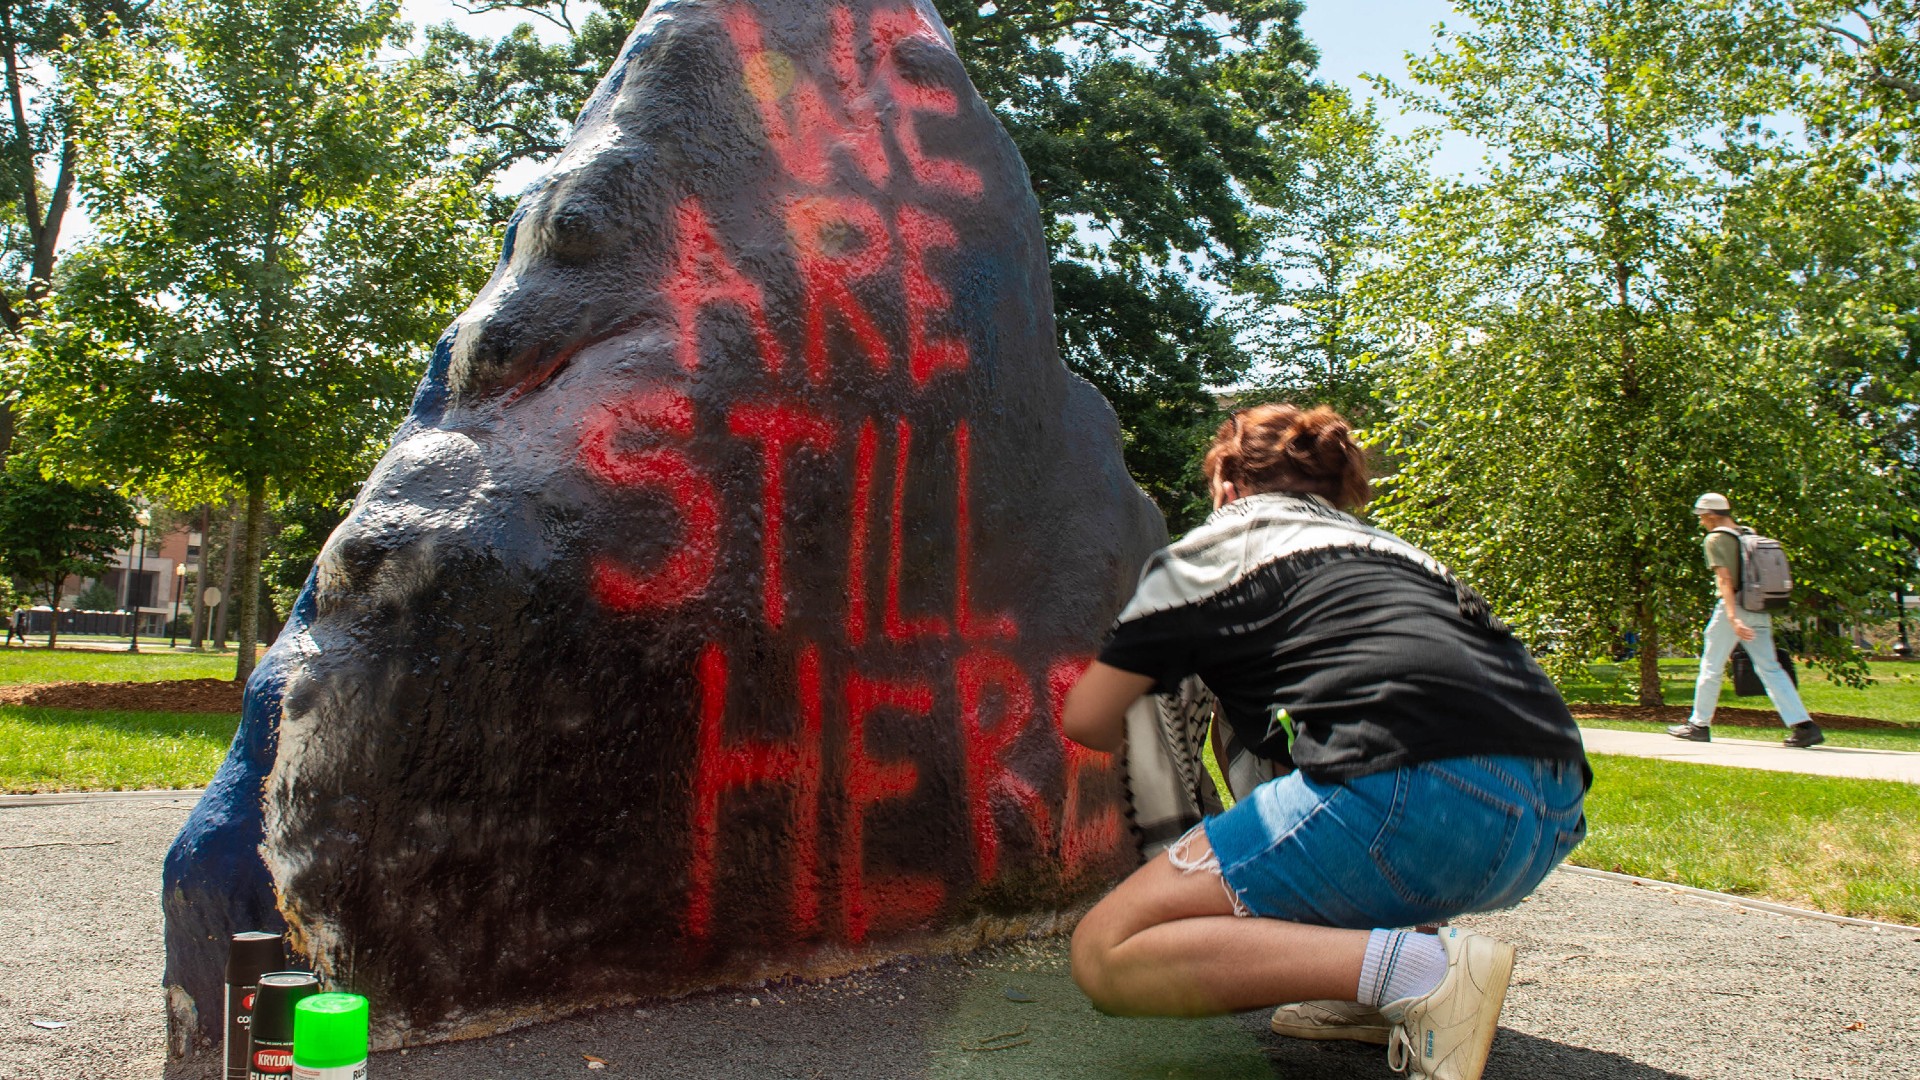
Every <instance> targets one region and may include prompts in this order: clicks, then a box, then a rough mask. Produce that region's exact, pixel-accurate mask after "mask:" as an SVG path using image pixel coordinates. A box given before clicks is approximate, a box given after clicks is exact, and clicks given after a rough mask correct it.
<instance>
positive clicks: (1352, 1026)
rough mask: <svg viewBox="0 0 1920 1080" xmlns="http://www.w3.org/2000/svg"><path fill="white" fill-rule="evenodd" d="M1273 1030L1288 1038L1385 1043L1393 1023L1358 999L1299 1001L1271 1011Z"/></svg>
mask: <svg viewBox="0 0 1920 1080" xmlns="http://www.w3.org/2000/svg"><path fill="white" fill-rule="evenodd" d="M1272 1026H1273V1033H1274V1034H1275V1035H1285V1036H1286V1037H1287V1038H1289V1039H1329V1040H1331V1039H1345V1040H1348V1041H1351V1042H1363V1043H1373V1044H1374V1045H1375V1046H1385V1045H1387V1031H1388V1029H1390V1028H1391V1027H1392V1025H1391V1024H1388V1023H1387V1018H1386V1017H1384V1016H1382V1015H1380V1010H1379V1009H1376V1008H1374V1007H1373V1006H1371V1005H1362V1004H1360V1003H1359V1002H1357V1001H1302V1002H1300V1003H1299V1004H1297V1005H1282V1006H1280V1007H1279V1008H1278V1009H1275V1010H1274V1011H1273V1025H1272Z"/></svg>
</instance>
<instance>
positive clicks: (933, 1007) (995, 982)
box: [373, 939, 1687, 1080]
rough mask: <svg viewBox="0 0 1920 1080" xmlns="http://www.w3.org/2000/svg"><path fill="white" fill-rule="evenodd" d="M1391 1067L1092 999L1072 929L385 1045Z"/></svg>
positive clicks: (887, 1071) (1516, 1036) (1610, 1076)
mask: <svg viewBox="0 0 1920 1080" xmlns="http://www.w3.org/2000/svg"><path fill="white" fill-rule="evenodd" d="M596 1059H597V1060H598V1061H599V1062H601V1063H603V1067H602V1068H601V1069H599V1070H595V1071H596V1073H597V1075H601V1076H605V1077H608V1078H609V1080H612V1078H614V1077H620V1076H629V1077H631V1076H649V1077H662V1078H667V1077H672V1078H675V1080H679V1078H686V1080H787V1078H793V1080H811V1078H823V1080H867V1078H872V1080H908V1078H928V1080H961V1078H965V1080H1033V1078H1044V1080H1275V1078H1281V1080H1392V1078H1393V1077H1395V1075H1396V1074H1395V1073H1394V1072H1393V1071H1392V1070H1390V1069H1388V1068H1387V1055H1386V1051H1385V1050H1384V1049H1382V1048H1380V1047H1377V1046H1360V1045H1354V1044H1348V1043H1310V1042H1299V1041H1295V1040H1291V1039H1282V1038H1279V1037H1277V1036H1275V1035H1273V1034H1272V1033H1270V1032H1269V1031H1268V1030H1267V1013H1266V1012H1264V1011H1263V1012H1259V1013H1247V1014H1243V1015H1240V1016H1224V1017H1213V1018H1210V1019H1205V1020H1162V1019H1123V1018H1118V1017H1111V1016H1102V1015H1101V1014H1099V1013H1097V1012H1095V1011H1094V1010H1093V1008H1092V1007H1091V1006H1090V1005H1088V1004H1087V999H1086V998H1085V997H1084V996H1082V995H1081V993H1080V991H1079V990H1078V989H1077V988H1076V987H1075V986H1074V985H1073V980H1072V977H1071V975H1070V974H1069V972H1068V966H1067V960H1066V950H1065V941H1064V939H1053V940H1050V941H1040V942H1026V943H1018V944H1014V945H1009V946H1004V947H1001V948H996V949H989V950H986V951H984V952H981V953H976V954H974V955H973V956H970V957H967V958H964V959H960V960H932V961H928V960H919V961H911V960H910V961H899V962H895V963H893V964H888V965H884V966H882V967H879V968H876V969H873V970H871V971H865V972H860V973H858V974H855V975H851V976H847V977H845V978H839V979H829V980H825V981H821V982H789V983H777V984H774V985H771V986H768V987H764V988H762V989H758V990H749V991H735V992H728V993H719V994H707V995H702V996H697V997H692V998H683V999H680V1000H678V1001H671V1002H662V1003H660V1004H658V1005H655V1006H651V1007H646V1008H637V1009H607V1010H602V1011H600V1012H596V1013H590V1014H587V1015H584V1016H580V1017H576V1018H573V1019H569V1020H562V1021H558V1022H555V1023H551V1024H544V1025H540V1026H537V1027H532V1028H524V1029H521V1030H520V1031H517V1032H513V1033H510V1034H506V1035H498V1036H494V1037H492V1038H488V1039H480V1040H476V1041H473V1042H464V1043H454V1044H446V1045H441V1046H431V1047H421V1048H418V1049H414V1050H411V1051H409V1052H408V1053H406V1054H405V1055H402V1054H400V1053H397V1052H389V1053H386V1054H381V1055H378V1056H377V1059H376V1061H375V1063H374V1069H373V1074H374V1075H376V1076H379V1077H382V1078H383V1080H388V1078H391V1080H403V1078H405V1080H413V1078H421V1080H493V1078H498V1080H537V1078H546V1077H562V1076H564V1077H570V1078H571V1077H579V1076H581V1075H583V1074H585V1073H586V1072H587V1067H588V1066H589V1065H590V1064H592V1063H593V1062H594V1061H595V1060H596ZM1549 1077H1551V1078H1555V1080H1561V1078H1567V1080H1687V1078H1686V1077H1683V1076H1680V1075H1679V1074H1676V1073H1671V1072H1666V1071H1664V1070H1661V1069H1655V1068H1650V1067H1648V1066H1646V1065H1642V1064H1640V1063H1638V1062H1636V1061H1632V1060H1630V1059H1628V1058H1624V1057H1621V1056H1619V1055H1617V1054H1611V1053H1604V1052H1601V1051H1596V1050H1587V1049H1582V1048H1580V1047H1574V1046H1567V1045H1564V1044H1561V1043H1557V1042H1553V1041H1551V1040H1548V1039H1542V1038H1538V1037H1535V1036H1532V1035H1527V1034H1523V1033H1521V1032H1517V1031H1512V1030H1504V1029H1503V1030H1502V1031H1501V1033H1500V1037H1499V1041H1498V1042H1496V1043H1495V1044H1494V1053H1493V1060H1492V1061H1491V1062H1490V1063H1489V1065H1488V1068H1487V1071H1486V1080H1544V1078H1549Z"/></svg>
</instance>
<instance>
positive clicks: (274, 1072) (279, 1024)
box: [247, 971, 320, 1080]
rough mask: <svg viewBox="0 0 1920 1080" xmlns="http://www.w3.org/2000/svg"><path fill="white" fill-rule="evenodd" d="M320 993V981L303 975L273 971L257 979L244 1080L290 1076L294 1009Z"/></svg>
mask: <svg viewBox="0 0 1920 1080" xmlns="http://www.w3.org/2000/svg"><path fill="white" fill-rule="evenodd" d="M319 992H320V980H319V979H316V978H314V977H313V976H312V975H311V974H309V973H307V972H305V971H275V972H271V973H269V974H266V975H262V976H260V989H259V990H258V991H256V992H255V993H254V998H253V1024H252V1026H251V1027H250V1028H249V1029H248V1030H249V1033H250V1034H251V1036H252V1037H251V1038H250V1039H248V1041H247V1080H280V1078H281V1077H286V1076H292V1075H293V1007H294V1006H295V1005H298V1004H300V1002H301V1001H302V1000H303V999H305V998H310V997H312V996H313V995H315V994H317V993H319Z"/></svg>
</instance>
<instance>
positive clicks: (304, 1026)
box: [293, 994, 367, 1080]
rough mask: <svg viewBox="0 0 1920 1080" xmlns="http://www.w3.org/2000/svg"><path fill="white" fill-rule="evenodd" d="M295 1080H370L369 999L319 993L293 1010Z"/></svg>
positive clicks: (355, 995)
mask: <svg viewBox="0 0 1920 1080" xmlns="http://www.w3.org/2000/svg"><path fill="white" fill-rule="evenodd" d="M293 1077H294V1080H367V999H366V998H363V997H361V996H360V995H359V994H315V995H313V996H312V997H310V998H306V999H304V1000H302V1001H301V1002H300V1004H298V1005H296V1006H294V1009H293Z"/></svg>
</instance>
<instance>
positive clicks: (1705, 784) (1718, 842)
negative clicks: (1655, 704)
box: [1570, 755, 1920, 925]
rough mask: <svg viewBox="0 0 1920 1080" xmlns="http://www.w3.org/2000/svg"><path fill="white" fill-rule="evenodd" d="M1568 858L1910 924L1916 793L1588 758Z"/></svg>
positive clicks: (1918, 908) (1918, 882)
mask: <svg viewBox="0 0 1920 1080" xmlns="http://www.w3.org/2000/svg"><path fill="white" fill-rule="evenodd" d="M1593 767H1594V773H1595V779H1594V786H1593V791H1592V792H1591V793H1589V794H1588V796H1587V820H1588V823H1589V827H1590V832H1589V834H1588V836H1587V840H1586V843H1584V844H1582V845H1580V847H1579V849H1578V850H1576V851H1575V852H1574V853H1573V857H1572V859H1571V860H1570V861H1572V862H1573V863H1575V864H1577V865H1580V866H1590V867H1594V868H1596V869H1600V870H1612V871H1616V872H1618V873H1623V874H1636V875H1639V876H1641V877H1649V878H1656V879H1658V880H1661V881H1672V882H1678V883H1680V884H1683V885H1692V886H1694V887H1695V888H1701V889H1712V890H1715V891H1717V892H1725V893H1733V894H1736V895H1740V896H1752V897H1756V898H1759V899H1765V900H1772V901H1775V902H1778V903H1785V904H1793V905H1795V906H1798V907H1807V908H1814V909H1817V910H1820V911H1827V912H1832V913H1834V914H1837V915H1853V916H1857V917H1860V918H1869V919H1883V920H1886V921H1890V922H1897V923H1905V924H1907V925H1920V828H1916V827H1915V823H1916V822H1920V786H1916V785H1913V784H1899V783H1892V782H1886V781H1876V780H1836V779H1830V778H1827V777H1820V776H1801V775H1797V774H1795V773H1775V772H1761V771H1759V770H1753V769H1729V768H1721V767H1718V766H1712V765H1690V764H1685V763H1681V762H1672V761H1654V760H1648V759H1642V758H1627V757H1613V756H1607V755H1595V756H1594V758H1593Z"/></svg>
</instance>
